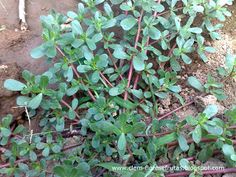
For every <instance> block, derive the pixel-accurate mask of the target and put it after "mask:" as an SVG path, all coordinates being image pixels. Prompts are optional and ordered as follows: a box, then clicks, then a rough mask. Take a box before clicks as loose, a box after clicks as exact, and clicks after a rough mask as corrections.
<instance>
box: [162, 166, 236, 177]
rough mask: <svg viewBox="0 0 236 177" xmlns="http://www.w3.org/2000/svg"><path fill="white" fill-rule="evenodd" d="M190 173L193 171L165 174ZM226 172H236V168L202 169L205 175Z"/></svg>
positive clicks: (172, 175) (172, 176)
mask: <svg viewBox="0 0 236 177" xmlns="http://www.w3.org/2000/svg"><path fill="white" fill-rule="evenodd" d="M190 173H191V172H190V171H183V172H177V173H168V174H165V177H179V176H188V175H189V174H190ZM226 173H236V168H225V169H219V170H204V171H202V174H203V175H211V174H226Z"/></svg>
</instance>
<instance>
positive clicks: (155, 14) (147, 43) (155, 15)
mask: <svg viewBox="0 0 236 177" xmlns="http://www.w3.org/2000/svg"><path fill="white" fill-rule="evenodd" d="M158 3H159V4H160V3H161V0H158ZM153 17H154V19H155V18H156V17H157V12H154V14H153ZM149 40H150V37H149V36H148V38H147V42H146V46H148V45H149ZM145 54H147V50H146V51H145ZM139 77H140V74H139V73H137V75H136V78H135V80H134V89H136V88H137V86H138V81H139Z"/></svg>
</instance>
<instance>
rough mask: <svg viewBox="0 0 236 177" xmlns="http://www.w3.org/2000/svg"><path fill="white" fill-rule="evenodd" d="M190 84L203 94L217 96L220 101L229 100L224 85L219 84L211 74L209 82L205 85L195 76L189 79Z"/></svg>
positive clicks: (208, 78)
mask: <svg viewBox="0 0 236 177" xmlns="http://www.w3.org/2000/svg"><path fill="white" fill-rule="evenodd" d="M188 84H189V85H190V86H192V87H193V88H195V89H197V90H199V91H201V92H206V93H210V94H212V95H215V96H216V98H217V99H218V100H224V99H226V98H227V96H226V95H225V93H224V90H223V87H224V84H223V83H220V82H217V81H216V80H215V79H214V78H213V77H212V76H211V75H210V74H208V75H207V82H206V83H205V84H204V85H202V83H201V82H200V81H199V80H198V79H197V78H196V77H194V76H190V77H189V78H188Z"/></svg>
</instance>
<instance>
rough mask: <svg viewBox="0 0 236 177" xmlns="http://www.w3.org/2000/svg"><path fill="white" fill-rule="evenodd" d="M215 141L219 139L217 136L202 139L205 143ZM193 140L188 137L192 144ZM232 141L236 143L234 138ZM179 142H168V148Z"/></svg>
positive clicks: (189, 142) (188, 141)
mask: <svg viewBox="0 0 236 177" xmlns="http://www.w3.org/2000/svg"><path fill="white" fill-rule="evenodd" d="M215 141H217V139H215V138H211V139H210V138H202V139H201V142H204V143H209V142H215ZM193 142H194V141H193V139H188V140H187V143H188V144H191V143H193ZM232 142H233V144H236V140H232ZM178 144H179V143H178V141H174V142H171V143H168V148H172V147H175V146H177V145H178Z"/></svg>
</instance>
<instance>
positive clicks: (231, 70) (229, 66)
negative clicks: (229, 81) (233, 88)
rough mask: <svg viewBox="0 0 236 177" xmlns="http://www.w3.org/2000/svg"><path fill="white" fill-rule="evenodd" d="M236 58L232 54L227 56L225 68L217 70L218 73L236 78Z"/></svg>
mask: <svg viewBox="0 0 236 177" xmlns="http://www.w3.org/2000/svg"><path fill="white" fill-rule="evenodd" d="M235 67H236V56H235V55H232V54H229V53H228V54H227V55H226V57H225V66H224V67H219V68H217V70H218V73H219V74H220V75H221V76H223V77H232V78H235V76H236V68H235Z"/></svg>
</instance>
